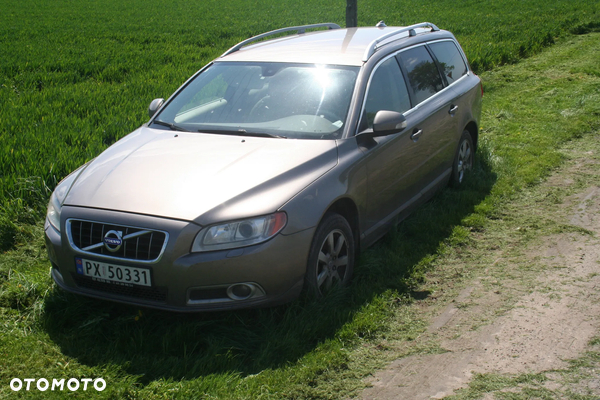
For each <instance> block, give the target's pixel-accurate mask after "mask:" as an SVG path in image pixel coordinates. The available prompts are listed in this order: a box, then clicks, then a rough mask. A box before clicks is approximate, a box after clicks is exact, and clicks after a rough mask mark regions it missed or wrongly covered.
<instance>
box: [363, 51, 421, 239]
mask: <svg viewBox="0 0 600 400" xmlns="http://www.w3.org/2000/svg"><path fill="white" fill-rule="evenodd" d="M410 106H411V104H410V97H409V94H408V88H407V85H406V83H405V81H404V77H403V75H402V72H401V70H400V66H399V65H398V61H397V59H396V58H395V57H394V56H390V57H389V58H387V59H386V60H384V61H382V62H381V63H380V64H378V66H376V67H375V69H374V70H373V72H372V74H371V77H370V79H369V83H368V87H367V95H366V97H365V101H364V102H363V111H362V118H361V121H360V125H359V126H360V128H359V131H364V130H368V129H369V128H372V126H373V119H374V118H375V114H376V113H377V112H378V111H381V110H389V111H397V112H400V113H403V112H405V111H407V110H409V109H410ZM412 130H413V127H411V126H408V127H407V129H404V130H403V131H402V132H399V133H396V134H392V135H388V136H381V137H372V136H370V135H368V134H366V135H359V136H358V142H359V146H360V148H361V150H362V151H363V152H364V153H365V156H366V164H367V180H368V183H367V192H368V193H367V218H366V227H367V229H366V232H365V235H367V236H370V235H374V236H379V235H378V233H377V232H384V231H385V230H386V229H387V228H389V226H388V225H389V224H390V223H392V222H393V217H394V216H396V215H397V214H398V213H399V212H401V211H402V209H403V208H405V207H406V206H407V205H408V204H409V203H410V202H411V200H412V199H414V198H415V197H416V196H417V195H418V193H419V191H420V190H421V186H422V183H421V182H422V176H421V175H422V171H421V170H420V169H419V165H420V164H421V163H422V160H423V159H424V158H425V157H426V150H425V149H424V148H423V147H422V146H421V143H420V142H419V140H413V138H411V134H412Z"/></svg>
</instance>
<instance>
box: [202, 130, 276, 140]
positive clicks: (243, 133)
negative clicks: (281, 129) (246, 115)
mask: <svg viewBox="0 0 600 400" xmlns="http://www.w3.org/2000/svg"><path fill="white" fill-rule="evenodd" d="M198 132H200V133H218V134H219V135H234V136H235V135H237V136H255V137H270V138H278V139H287V136H282V135H274V134H272V133H266V132H248V131H246V130H245V129H238V130H235V131H233V130H225V129H198Z"/></svg>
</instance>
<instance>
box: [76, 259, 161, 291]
mask: <svg viewBox="0 0 600 400" xmlns="http://www.w3.org/2000/svg"><path fill="white" fill-rule="evenodd" d="M75 264H76V266H77V273H78V274H79V275H84V276H89V277H91V278H93V279H94V280H97V281H100V282H106V283H116V284H119V283H120V284H127V285H141V286H152V281H151V279H150V270H149V269H146V268H136V267H126V266H124V265H115V264H109V263H104V262H99V261H91V260H86V259H84V258H76V259H75Z"/></svg>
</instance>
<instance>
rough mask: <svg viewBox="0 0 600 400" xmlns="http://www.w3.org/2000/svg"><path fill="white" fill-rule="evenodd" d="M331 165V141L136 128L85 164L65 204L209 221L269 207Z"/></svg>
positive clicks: (333, 150) (276, 205)
mask: <svg viewBox="0 0 600 400" xmlns="http://www.w3.org/2000/svg"><path fill="white" fill-rule="evenodd" d="M336 164H337V148H336V142H335V141H332V140H294V139H277V138H262V137H241V136H230V135H217V134H200V133H187V132H172V131H165V130H157V129H150V128H147V127H142V128H140V129H138V130H136V131H134V132H133V133H131V134H130V135H128V136H126V137H125V138H123V139H122V140H120V141H119V142H117V143H115V144H114V145H113V146H111V147H110V148H108V149H107V150H105V151H104V152H103V153H102V154H100V156H98V157H97V158H96V159H94V160H93V161H92V162H91V163H89V164H88V165H87V167H86V168H85V169H83V170H82V171H81V173H80V174H79V176H78V177H77V179H76V181H75V183H74V184H73V186H72V187H71V190H70V191H69V194H68V195H67V197H66V198H65V202H64V204H65V205H70V206H78V207H92V208H100V209H108V210H116V211H124V212H132V213H138V214H146V215H154V216H160V217H167V218H175V219H181V220H188V221H195V222H197V223H198V224H200V225H207V224H211V223H214V222H217V221H223V220H231V219H236V218H245V217H248V216H255V215H262V214H268V213H271V212H274V211H275V210H277V209H278V208H280V207H281V206H282V205H283V204H285V202H286V201H288V200H289V199H290V198H292V197H293V196H294V195H296V194H297V193H298V192H299V191H301V190H302V189H303V188H305V187H306V186H308V185H309V184H310V183H311V182H313V181H314V180H316V179H317V178H318V177H319V176H321V175H323V174H324V173H325V172H327V171H328V170H329V169H331V168H333V167H334V166H335V165H336Z"/></svg>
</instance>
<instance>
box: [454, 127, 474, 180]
mask: <svg viewBox="0 0 600 400" xmlns="http://www.w3.org/2000/svg"><path fill="white" fill-rule="evenodd" d="M474 152H475V149H474V147H473V139H472V138H471V134H470V133H469V131H464V132H463V133H462V136H461V137H460V141H459V142H458V149H457V150H456V155H455V156H454V163H453V165H452V176H451V178H450V185H451V186H453V187H457V186H460V185H461V184H462V183H463V181H464V179H465V173H466V172H467V171H469V170H470V169H471V168H473V154H474Z"/></svg>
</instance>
